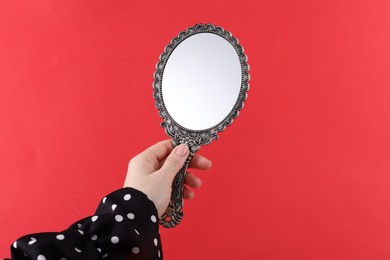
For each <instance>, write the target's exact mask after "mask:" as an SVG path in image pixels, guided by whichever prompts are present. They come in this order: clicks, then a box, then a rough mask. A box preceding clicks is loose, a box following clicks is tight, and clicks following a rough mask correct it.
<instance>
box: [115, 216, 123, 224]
mask: <svg viewBox="0 0 390 260" xmlns="http://www.w3.org/2000/svg"><path fill="white" fill-rule="evenodd" d="M115 220H116V221H117V222H121V221H122V220H123V217H122V216H121V215H116V216H115Z"/></svg>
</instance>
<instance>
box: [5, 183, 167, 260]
mask: <svg viewBox="0 0 390 260" xmlns="http://www.w3.org/2000/svg"><path fill="white" fill-rule="evenodd" d="M156 220H157V209H156V207H155V205H154V203H153V202H152V201H151V200H149V199H148V197H147V196H146V195H145V194H144V193H142V192H140V191H138V190H135V189H132V188H123V189H120V190H117V191H115V192H113V193H111V194H110V195H108V196H107V197H105V198H103V200H102V201H101V202H100V204H99V206H98V208H97V210H96V212H95V214H94V215H92V216H89V217H87V218H85V219H82V220H80V221H78V222H76V223H74V224H73V225H71V226H70V227H69V228H68V229H66V230H64V231H62V232H58V233H54V232H53V233H39V234H31V235H27V236H24V237H22V238H20V239H18V240H17V241H15V242H14V243H13V244H12V245H11V256H12V259H13V260H22V259H37V260H50V259H61V260H66V259H68V260H73V259H74V260H78V259H80V260H81V259H83V260H85V259H88V260H93V259H107V260H108V259H118V260H119V259H121V260H122V259H162V248H161V240H160V234H159V227H158V222H157V221H156Z"/></svg>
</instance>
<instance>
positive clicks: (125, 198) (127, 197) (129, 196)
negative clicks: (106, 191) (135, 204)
mask: <svg viewBox="0 0 390 260" xmlns="http://www.w3.org/2000/svg"><path fill="white" fill-rule="evenodd" d="M123 199H124V200H129V199H131V195H130V194H126V195H125V196H124V197H123Z"/></svg>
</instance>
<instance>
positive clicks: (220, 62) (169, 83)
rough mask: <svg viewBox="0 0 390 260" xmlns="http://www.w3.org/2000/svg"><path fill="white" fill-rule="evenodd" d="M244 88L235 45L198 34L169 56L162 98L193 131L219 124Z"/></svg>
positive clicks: (175, 115) (176, 117)
mask: <svg viewBox="0 0 390 260" xmlns="http://www.w3.org/2000/svg"><path fill="white" fill-rule="evenodd" d="M240 88H241V64H240V60H239V57H238V55H237V53H236V51H235V49H234V48H233V46H232V45H231V44H230V43H229V42H228V41H227V40H226V39H224V38H222V37H221V36H219V35H216V34H213V33H198V34H195V35H192V36H191V37H188V38H187V39H185V40H184V41H183V42H181V43H180V44H179V45H178V46H177V47H176V48H175V50H174V51H173V52H172V54H171V55H170V57H169V59H168V61H167V63H166V65H165V69H164V74H163V77H162V98H163V101H164V104H165V107H166V109H167V112H168V113H169V114H170V116H171V117H172V119H173V120H175V121H176V122H177V123H178V124H179V125H181V126H182V127H185V128H187V129H190V130H204V129H208V128H210V127H213V126H215V125H217V124H218V123H219V122H221V121H222V120H223V119H224V118H225V117H226V116H227V115H228V114H229V113H230V111H231V110H232V109H233V107H234V105H235V103H236V102H237V99H238V95H239V93H240Z"/></svg>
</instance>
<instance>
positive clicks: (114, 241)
mask: <svg viewBox="0 0 390 260" xmlns="http://www.w3.org/2000/svg"><path fill="white" fill-rule="evenodd" d="M111 243H113V244H118V243H119V237H115V236H114V237H112V238H111Z"/></svg>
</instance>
